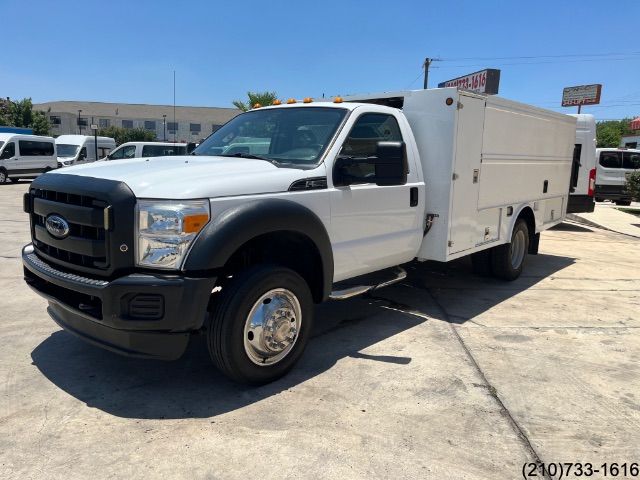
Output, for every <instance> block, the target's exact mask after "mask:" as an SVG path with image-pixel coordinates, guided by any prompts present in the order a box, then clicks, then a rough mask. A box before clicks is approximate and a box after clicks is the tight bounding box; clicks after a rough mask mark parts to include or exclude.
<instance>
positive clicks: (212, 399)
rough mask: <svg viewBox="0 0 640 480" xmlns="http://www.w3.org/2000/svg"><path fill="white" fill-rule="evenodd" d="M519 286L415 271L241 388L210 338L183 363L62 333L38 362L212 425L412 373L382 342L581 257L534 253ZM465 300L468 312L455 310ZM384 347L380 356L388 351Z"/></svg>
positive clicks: (65, 385)
mask: <svg viewBox="0 0 640 480" xmlns="http://www.w3.org/2000/svg"><path fill="white" fill-rule="evenodd" d="M527 261H528V264H527V270H526V272H527V274H526V275H523V276H522V277H521V278H519V279H518V280H516V281H515V282H511V283H505V282H502V281H499V280H495V279H490V278H483V277H479V276H476V275H473V274H471V266H470V262H469V261H468V260H465V259H463V260H460V261H456V262H452V263H450V264H438V263H435V262H426V263H422V264H419V263H412V264H409V265H407V270H408V272H409V276H408V277H407V279H406V281H405V282H403V283H402V284H398V285H395V286H391V287H387V288H385V289H380V290H378V291H376V292H375V293H374V294H372V295H370V296H368V297H361V298H354V299H350V300H345V301H341V302H328V303H326V304H323V305H320V306H318V307H317V310H316V325H315V328H314V335H313V338H312V339H311V341H310V342H309V345H308V347H307V350H306V352H305V354H304V356H303V358H302V360H301V361H300V362H299V364H298V365H297V366H296V367H295V368H294V369H293V370H292V371H291V372H290V373H289V374H288V375H286V376H285V377H284V378H282V379H280V380H278V381H276V382H273V383H271V384H269V385H265V386H262V387H248V386H243V385H237V384H234V383H232V382H230V381H229V380H227V379H226V378H225V377H223V376H222V375H221V374H220V373H218V372H217V371H216V370H215V369H214V368H213V366H212V365H211V363H210V361H209V358H208V353H207V351H206V346H205V343H204V339H203V338H202V337H194V338H193V339H192V342H191V344H190V346H189V349H188V351H187V352H186V353H185V355H184V356H183V357H182V358H181V359H180V360H178V361H175V362H157V361H151V360H139V359H130V358H124V357H120V356H118V355H115V354H112V353H110V352H107V351H103V350H101V349H98V348H95V347H93V346H91V345H88V344H85V343H84V342H82V341H81V340H78V339H76V338H75V337H73V336H72V335H70V334H68V333H66V332H63V331H57V332H55V333H53V334H52V335H51V336H50V337H49V338H47V339H46V340H44V341H43V342H42V343H41V344H40V345H38V346H37V347H36V348H35V349H34V350H33V352H32V354H31V356H32V360H33V364H34V365H35V366H36V367H37V368H38V369H39V370H40V371H41V372H42V374H43V375H45V377H47V378H48V379H49V380H50V381H51V382H52V383H53V384H55V385H56V386H57V387H59V388H61V389H62V390H64V391H65V392H67V393H69V394H70V395H72V396H73V397H75V398H77V399H78V400H80V401H82V402H84V403H86V404H87V405H88V406H90V407H94V408H98V409H100V410H102V411H104V412H107V413H109V414H112V415H115V416H118V417H124V418H137V419H165V418H171V419H176V418H209V417H215V416H216V415H220V414H223V413H226V412H230V411H234V410H236V409H239V408H242V407H245V406H248V405H251V404H253V403H256V402H259V401H261V400H263V399H265V398H268V397H270V396H272V395H276V394H278V393H280V392H283V391H286V390H288V389H291V388H294V387H296V386H298V385H300V384H302V383H304V382H305V381H307V380H310V379H312V378H314V377H316V376H318V375H320V374H322V373H323V372H326V371H328V370H330V369H331V368H332V367H333V366H334V365H335V364H336V362H338V361H339V360H341V359H343V358H347V357H351V358H355V359H358V361H362V362H387V363H392V364H395V365H396V366H397V368H404V367H405V365H407V364H409V363H410V362H411V358H408V357H398V356H396V355H394V353H395V352H394V351H392V350H391V351H389V352H388V354H385V355H370V354H367V353H363V352H362V350H366V349H367V347H370V346H372V345H374V344H377V343H379V342H381V341H383V340H385V339H388V338H391V337H393V336H395V335H398V334H399V333H401V332H404V331H406V330H408V329H411V328H413V327H416V326H418V325H420V324H422V323H424V322H427V321H441V322H450V323H463V322H464V321H467V320H469V319H472V318H473V317H474V316H477V315H479V314H481V313H483V312H485V311H486V310H488V309H489V308H491V307H492V306H495V305H497V304H499V303H501V302H503V301H505V300H507V299H509V298H510V297H512V296H514V295H517V294H518V293H520V292H522V291H523V290H526V289H527V288H529V287H531V286H532V285H534V284H536V283H537V282H539V281H540V280H542V279H543V278H546V277H549V276H552V275H553V274H555V273H556V272H558V271H560V270H562V269H564V268H566V267H568V266H569V265H571V264H572V263H573V259H572V258H567V257H559V256H551V255H538V256H529V257H528V259H527ZM462 298H464V302H463V303H464V305H465V309H464V315H457V316H456V315H453V314H451V313H448V310H449V308H450V307H454V306H455V304H460V303H461V302H460V301H461V299H462ZM379 347H380V346H378V347H377V351H378V352H379V351H380V348H379Z"/></svg>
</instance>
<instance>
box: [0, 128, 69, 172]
mask: <svg viewBox="0 0 640 480" xmlns="http://www.w3.org/2000/svg"><path fill="white" fill-rule="evenodd" d="M54 168H58V162H57V161H56V143H55V140H54V139H53V138H52V137H40V136H36V135H22V134H15V133H0V184H3V183H5V182H6V181H7V179H9V180H11V181H12V182H17V181H18V180H19V179H21V178H34V177H37V176H38V175H40V174H41V173H43V172H48V171H49V170H53V169H54Z"/></svg>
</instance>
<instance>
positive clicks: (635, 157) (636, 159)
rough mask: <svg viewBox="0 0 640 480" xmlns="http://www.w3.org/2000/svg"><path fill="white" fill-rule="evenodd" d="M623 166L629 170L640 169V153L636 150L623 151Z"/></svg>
mask: <svg viewBox="0 0 640 480" xmlns="http://www.w3.org/2000/svg"><path fill="white" fill-rule="evenodd" d="M622 168H627V169H629V170H638V169H640V153H636V152H623V153H622Z"/></svg>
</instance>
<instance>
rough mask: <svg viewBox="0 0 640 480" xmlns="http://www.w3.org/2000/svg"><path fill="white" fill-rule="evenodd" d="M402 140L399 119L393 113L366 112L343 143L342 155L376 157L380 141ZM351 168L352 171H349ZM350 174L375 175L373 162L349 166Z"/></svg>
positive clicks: (359, 175)
mask: <svg viewBox="0 0 640 480" xmlns="http://www.w3.org/2000/svg"><path fill="white" fill-rule="evenodd" d="M382 141H389V142H401V141H402V133H401V132H400V126H399V125H398V121H397V120H396V118H395V117H394V116H393V115H387V114H384V113H365V114H364V115H362V116H361V117H360V118H358V120H356V123H355V124H354V125H353V128H352V129H351V132H349V136H348V137H347V139H346V140H345V141H344V143H343V144H342V149H341V150H340V156H349V157H357V158H361V157H365V158H366V157H374V156H376V154H377V149H378V142H382ZM350 169H351V171H349V170H350ZM345 173H347V174H348V175H353V176H356V177H360V178H362V177H369V178H374V177H375V166H374V164H373V163H368V164H356V165H352V166H350V167H347V172H345Z"/></svg>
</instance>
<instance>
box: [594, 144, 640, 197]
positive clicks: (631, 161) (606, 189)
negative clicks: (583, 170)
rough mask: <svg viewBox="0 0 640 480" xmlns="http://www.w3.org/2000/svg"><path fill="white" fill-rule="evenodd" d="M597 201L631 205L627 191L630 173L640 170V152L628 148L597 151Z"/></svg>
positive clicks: (599, 149) (600, 149)
mask: <svg viewBox="0 0 640 480" xmlns="http://www.w3.org/2000/svg"><path fill="white" fill-rule="evenodd" d="M596 157H597V159H598V163H597V167H596V168H597V173H596V192H595V196H596V200H597V201H602V200H611V201H613V202H615V203H616V204H617V205H630V204H631V200H632V199H631V195H630V194H629V193H628V192H627V191H626V189H625V185H626V183H627V180H626V176H627V174H628V173H631V172H634V171H636V170H640V150H632V149H626V148H598V149H596Z"/></svg>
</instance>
